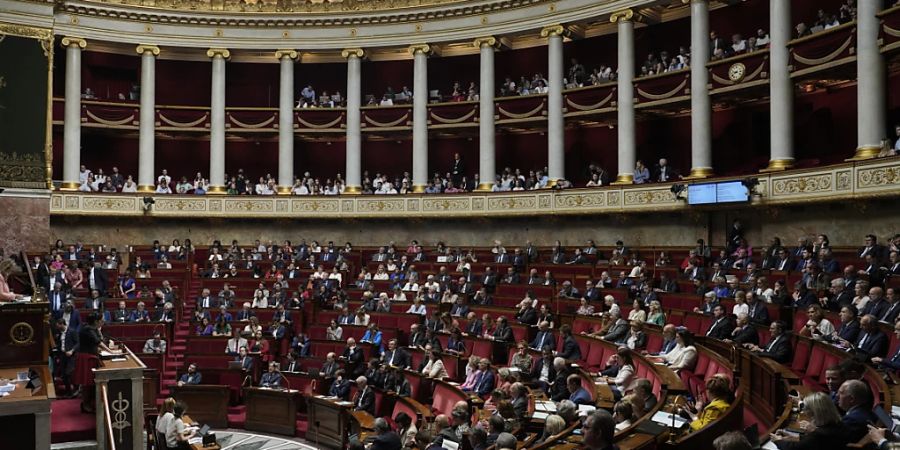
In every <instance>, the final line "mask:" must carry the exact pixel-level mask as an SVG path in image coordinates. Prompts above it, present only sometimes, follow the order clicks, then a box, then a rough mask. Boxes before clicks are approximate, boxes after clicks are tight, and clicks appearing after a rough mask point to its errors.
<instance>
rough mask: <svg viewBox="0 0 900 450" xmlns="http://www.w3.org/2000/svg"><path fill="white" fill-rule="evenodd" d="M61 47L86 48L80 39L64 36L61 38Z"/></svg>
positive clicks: (84, 42) (83, 41)
mask: <svg viewBox="0 0 900 450" xmlns="http://www.w3.org/2000/svg"><path fill="white" fill-rule="evenodd" d="M60 42H62V45H63V47H73V46H76V45H77V46H78V48H81V49H84V48H85V47H87V41H86V40H84V39H83V38H80V37H73V36H66V37H64V38H62V41H60Z"/></svg>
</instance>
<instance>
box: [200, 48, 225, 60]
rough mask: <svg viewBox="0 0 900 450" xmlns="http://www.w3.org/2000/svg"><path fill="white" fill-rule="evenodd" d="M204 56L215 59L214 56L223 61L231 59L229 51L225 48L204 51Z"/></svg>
mask: <svg viewBox="0 0 900 450" xmlns="http://www.w3.org/2000/svg"><path fill="white" fill-rule="evenodd" d="M206 56H208V57H210V58H215V57H216V56H221V57H222V58H224V59H228V58H231V51H230V50H228V49H227V48H211V49H209V50H207V51H206Z"/></svg>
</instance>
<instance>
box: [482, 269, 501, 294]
mask: <svg viewBox="0 0 900 450" xmlns="http://www.w3.org/2000/svg"><path fill="white" fill-rule="evenodd" d="M497 278H498V277H497V274H496V273H494V271H493V270H492V269H491V268H490V267H485V268H484V278H482V280H481V285H482V287H483V288H484V289H485V290H487V292H488V293H489V294H493V293H494V291H496V290H497Z"/></svg>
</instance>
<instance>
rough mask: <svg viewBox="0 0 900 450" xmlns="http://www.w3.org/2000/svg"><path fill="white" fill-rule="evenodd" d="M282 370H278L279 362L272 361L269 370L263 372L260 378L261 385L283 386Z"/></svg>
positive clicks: (269, 386)
mask: <svg viewBox="0 0 900 450" xmlns="http://www.w3.org/2000/svg"><path fill="white" fill-rule="evenodd" d="M281 379H282V376H281V372H279V371H278V363H277V362H275V361H272V362H270V363H269V371H268V372H266V373H264V374H262V377H261V378H260V379H259V386H260V387H267V388H279V387H281Z"/></svg>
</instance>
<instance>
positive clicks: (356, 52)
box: [341, 48, 366, 59]
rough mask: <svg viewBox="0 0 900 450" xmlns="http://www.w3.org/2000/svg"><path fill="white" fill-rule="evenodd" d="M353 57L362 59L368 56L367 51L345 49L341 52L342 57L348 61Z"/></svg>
mask: <svg viewBox="0 0 900 450" xmlns="http://www.w3.org/2000/svg"><path fill="white" fill-rule="evenodd" d="M351 56H355V57H357V58H362V57H364V56H366V51H365V50H363V49H361V48H345V49H344V50H341V57H343V58H345V59H346V58H349V57H351Z"/></svg>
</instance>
